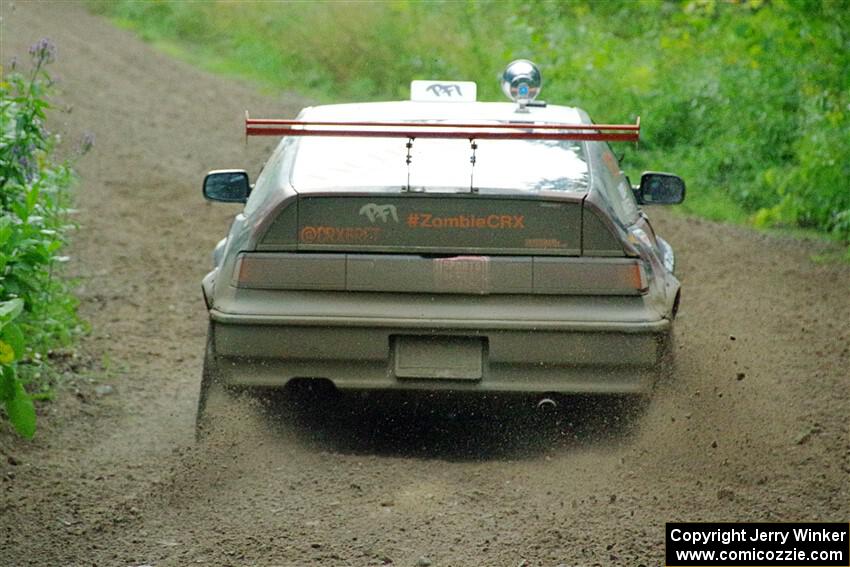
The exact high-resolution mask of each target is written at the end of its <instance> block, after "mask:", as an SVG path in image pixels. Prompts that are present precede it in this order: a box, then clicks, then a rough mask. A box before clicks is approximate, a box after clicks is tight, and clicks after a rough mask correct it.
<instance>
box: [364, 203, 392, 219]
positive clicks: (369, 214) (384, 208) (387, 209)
mask: <svg viewBox="0 0 850 567" xmlns="http://www.w3.org/2000/svg"><path fill="white" fill-rule="evenodd" d="M360 214H361V215H366V218H367V219H369V222H371V223H374V222H376V221H378V220H380V221H381V222H387V221H389V220H390V219H393V220H394V221H395V222H398V213H397V212H396V209H395V205H376V204H375V203H369V204H368V205H363V206H362V207H360Z"/></svg>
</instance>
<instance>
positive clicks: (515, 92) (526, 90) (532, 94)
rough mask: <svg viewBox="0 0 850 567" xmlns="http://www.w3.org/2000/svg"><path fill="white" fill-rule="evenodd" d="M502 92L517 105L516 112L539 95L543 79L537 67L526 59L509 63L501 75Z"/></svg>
mask: <svg viewBox="0 0 850 567" xmlns="http://www.w3.org/2000/svg"><path fill="white" fill-rule="evenodd" d="M501 83H502V92H504V93H505V96H507V97H508V98H509V99H511V100H512V101H514V102H516V103H517V104H518V105H519V108H518V110H520V111H522V110H524V109H525V107H526V106H527V105H528V104H529V103H530V102H532V101H534V99H535V98H537V95H539V94H540V87H541V86H542V85H543V77H542V76H541V75H540V69H538V68H537V65H535V64H534V63H532V62H531V61H529V60H528V59H517V60H516V61H511V62H510V63H509V64H508V66H507V67H505V71H504V72H503V73H502V81H501Z"/></svg>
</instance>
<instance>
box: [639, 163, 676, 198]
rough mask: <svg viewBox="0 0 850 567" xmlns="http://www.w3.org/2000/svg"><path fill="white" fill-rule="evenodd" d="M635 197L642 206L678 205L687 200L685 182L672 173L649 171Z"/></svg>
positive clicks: (641, 179)
mask: <svg viewBox="0 0 850 567" xmlns="http://www.w3.org/2000/svg"><path fill="white" fill-rule="evenodd" d="M635 196H636V197H637V198H638V201H639V202H640V203H641V204H642V205H678V204H679V203H681V202H682V201H684V200H685V182H684V181H683V180H682V178H681V177H679V176H678V175H673V174H672V173H660V172H657V171H647V172H645V173H644V174H643V175H641V176H640V186H639V187H638V188H637V191H636V192H635Z"/></svg>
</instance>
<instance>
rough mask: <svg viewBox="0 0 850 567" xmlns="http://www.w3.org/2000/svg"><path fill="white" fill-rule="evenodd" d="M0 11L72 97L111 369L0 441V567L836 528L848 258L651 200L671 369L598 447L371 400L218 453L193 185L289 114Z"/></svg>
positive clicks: (138, 45) (845, 458) (549, 557)
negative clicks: (694, 530) (201, 385)
mask: <svg viewBox="0 0 850 567" xmlns="http://www.w3.org/2000/svg"><path fill="white" fill-rule="evenodd" d="M0 25H2V31H3V34H2V50H3V52H2V59H3V61H6V60H8V58H9V57H11V56H12V55H14V54H19V55H20V54H25V53H26V48H27V47H28V45H29V44H30V43H33V42H34V41H35V40H37V39H38V38H40V37H42V36H50V37H52V38H53V39H54V40H56V42H57V43H58V45H59V60H58V62H57V63H56V65H55V69H54V71H55V72H56V73H58V74H59V75H60V76H61V82H60V87H61V91H62V93H61V97H60V98H61V100H62V101H63V102H64V103H66V104H68V105H70V106H72V107H73V110H72V112H71V113H70V114H63V115H60V116H57V117H56V120H55V122H56V124H55V126H57V127H59V128H60V129H61V130H62V131H63V132H64V133H65V136H66V138H68V137H74V136H77V135H79V134H81V133H82V131H83V130H84V129H91V130H93V131H94V132H95V134H96V136H97V146H96V148H95V151H94V153H93V154H91V155H89V156H87V157H86V158H85V159H84V161H83V162H82V163H81V164H80V172H81V174H82V177H83V183H82V185H81V186H80V188H79V195H78V204H79V209H80V215H79V220H80V223H81V226H82V228H81V230H80V231H79V233H78V234H77V235H76V236H75V239H74V246H73V250H72V252H73V255H74V262H73V264H72V270H73V271H74V272H75V273H76V274H78V275H79V276H80V278H81V279H82V281H83V284H82V286H81V288H80V295H81V299H82V313H83V316H84V317H85V318H86V319H88V320H89V321H90V322H91V324H92V327H93V332H92V335H91V336H89V337H87V338H86V339H85V340H84V342H83V349H84V351H85V352H86V353H88V354H89V356H90V357H91V358H92V359H93V360H94V361H95V363H96V364H95V365H94V368H93V369H92V370H91V371H90V372H89V373H90V374H95V375H97V376H98V377H101V378H102V375H103V374H104V372H105V373H107V374H112V375H115V378H114V380H113V381H111V382H110V383H111V384H113V385H114V387H115V394H113V395H111V396H107V397H104V398H102V399H96V398H94V397H93V396H92V395H91V388H90V387H87V386H86V383H85V378H86V376H83V377H82V378H80V379H78V381H77V387H78V388H79V389H80V390H81V394H82V396H83V398H85V400H87V401H83V400H81V399H80V397H79V396H75V395H74V394H73V391H72V390H73V389H71V388H69V391H68V392H65V393H64V394H63V395H62V396H61V397H60V399H59V401H58V402H57V403H55V404H51V405H50V406H49V408H48V409H47V413H46V414H45V415H43V416H42V419H41V427H42V429H41V431H40V433H39V436H38V438H37V440H36V441H35V442H33V443H23V442H20V441H18V440H16V439H15V438H14V437H12V436H11V435H9V434H8V432H4V433H2V435H1V436H0V450H2V452H3V453H4V454H6V455H14V457H15V459H16V460H17V461H19V464H18V465H11V464H9V463H8V462H2V463H0V477H2V479H3V481H2V483H0V486H2V489H3V490H2V493H0V494H2V495H1V496H0V564H3V565H60V564H61V565H91V564H94V565H139V564H145V563H147V564H155V565H158V566H159V565H185V564H187V563H191V562H195V561H204V562H206V563H207V564H215V565H228V564H232V565H244V564H257V565H273V564H275V565H305V564H322V565H365V564H381V563H386V561H387V560H392V562H393V564H397V565H414V564H415V563H416V561H417V559H418V558H419V557H421V556H427V557H428V558H429V559H430V560H431V561H432V562H433V564H434V565H516V564H519V563H520V561H522V560H523V559H526V560H528V561H529V564H531V565H557V564H559V563H566V564H570V565H592V564H605V565H608V564H620V563H622V564H628V565H638V564H645V565H649V564H651V563H652V564H656V563H659V562H660V560H661V556H662V553H663V523H664V522H665V521H672V520H738V519H739V520H744V519H752V520H815V519H822V520H835V521H844V520H846V519H847V518H848V517H850V432H848V424H847V415H848V409H850V388H848V385H850V384H848V382H849V381H850V379H848V368H850V329H848V322H850V269H848V267H847V266H842V265H818V264H815V263H813V262H812V261H811V260H810V256H811V255H812V254H813V253H818V252H821V251H823V250H824V249H827V248H829V246H828V245H826V244H823V243H820V242H813V241H801V240H797V239H792V238H788V237H777V236H768V235H764V234H758V233H754V232H752V231H749V230H747V229H743V228H737V227H730V226H724V225H718V224H715V223H710V222H706V221H701V220H696V219H688V218H682V217H678V216H671V215H666V214H659V213H660V211H653V217H654V218H657V219H658V223H657V224H658V227H657V228H658V230H659V232H660V233H661V234H664V236H665V237H666V238H667V239H668V240H669V241H670V242H672V243H673V244H674V246H675V247H676V249H677V251H678V253H679V261H680V272H681V276H682V280H683V286H684V287H683V289H684V298H683V307H682V311H681V316H680V317H681V318H680V320H679V321H678V323H677V324H678V329H677V332H678V372H677V376H676V378H675V379H674V380H673V381H671V382H669V383H667V384H664V385H662V387H661V388H660V391H659V392H658V395H657V396H656V398H655V399H654V400H653V402H652V404H651V405H650V407H649V408H648V410H647V411H646V414H645V415H644V416H642V418H641V419H640V420H639V421H638V424H639V429H638V430H637V431H636V432H634V433H633V434H632V435H627V436H623V437H620V438H614V439H610V438H606V436H605V435H604V434H601V433H600V431H602V433H604V431H606V430H607V429H606V428H605V427H604V423H603V421H602V420H601V419H599V418H597V417H596V416H594V415H593V412H592V410H587V409H584V410H581V411H578V410H577V413H576V415H575V416H573V415H571V414H570V412H569V411H567V412H566V413H565V415H566V417H565V419H567V420H569V419H574V420H575V421H576V423H577V426H576V427H574V428H570V427H564V428H556V427H554V426H553V425H552V424H551V423H548V422H545V421H540V420H539V419H538V418H537V417H535V416H532V415H529V414H527V413H523V412H514V413H505V412H502V413H496V414H495V418H492V419H490V420H487V419H477V420H463V419H452V418H451V416H450V415H447V414H445V413H437V414H436V415H433V416H427V415H426V416H424V417H422V416H417V415H415V414H411V413H406V412H405V411H404V410H398V411H394V412H388V411H382V410H380V409H375V408H372V412H371V413H370V414H367V415H368V417H369V419H362V418H359V417H358V418H350V417H346V416H345V415H336V414H334V415H331V416H320V417H318V418H317V417H316V416H309V415H307V416H301V418H300V419H290V420H289V421H284V422H283V423H281V422H280V421H278V422H276V423H268V422H262V423H260V424H257V423H255V422H254V421H252V420H255V419H257V418H255V417H251V418H250V420H248V421H247V422H246V423H245V424H244V425H239V424H237V425H238V426H239V427H242V429H241V431H242V435H240V436H239V437H238V442H236V441H233V442H230V443H220V444H213V445H211V446H207V447H196V446H194V443H193V441H192V422H193V417H194V404H195V400H196V396H197V388H198V381H199V376H200V362H201V354H202V350H203V344H204V329H205V326H206V323H205V313H204V310H203V305H202V300H201V297H200V290H199V281H200V278H201V277H202V275H203V274H204V272H205V271H206V270H207V266H208V264H209V254H210V251H211V250H212V247H213V245H214V243H215V241H216V240H217V239H218V238H220V236H221V235H222V234H223V232H224V230H225V228H226V226H227V223H228V220H229V217H230V216H232V215H233V214H235V212H236V211H237V209H235V208H228V207H214V206H209V205H208V204H206V203H203V202H202V201H201V198H200V191H199V184H200V180H201V178H202V175H203V174H204V173H205V171H206V170H208V169H212V168H215V167H230V166H233V167H239V166H247V168H248V169H249V171H250V172H251V173H252V174H256V171H257V170H258V168H259V165H260V164H261V163H262V159H263V158H264V156H266V155H267V153H268V150H269V145H270V144H271V143H272V142H269V143H267V144H261V143H257V142H251V144H250V145H248V146H246V145H245V144H244V143H243V140H242V138H241V132H242V130H241V124H240V121H241V117H242V111H243V110H244V109H245V108H250V109H251V110H252V112H255V113H257V114H258V115H259V114H266V115H279V116H292V115H294V113H295V112H296V111H297V109H298V108H299V107H300V106H303V105H304V103H303V101H299V100H297V99H296V98H295V97H287V98H274V97H268V96H263V95H260V94H258V93H257V92H256V90H254V89H252V88H251V87H250V86H247V85H241V84H239V83H237V82H234V81H231V80H227V79H223V78H220V77H214V76H211V75H209V74H206V73H204V72H201V71H198V70H196V69H194V68H192V67H190V66H188V65H185V64H182V63H179V62H175V61H172V60H170V59H168V58H167V57H165V56H164V55H162V54H161V53H158V52H156V51H155V50H153V49H152V48H151V47H150V46H148V45H146V44H144V43H142V42H140V41H138V40H137V39H135V38H134V37H133V36H132V35H131V34H129V33H127V32H125V31H122V30H118V29H115V28H113V27H112V26H111V25H110V24H109V23H108V22H106V21H104V20H102V19H99V18H95V17H92V16H90V15H88V14H87V13H86V12H85V10H84V8H83V7H81V6H80V5H77V4H73V3H50V4H35V3H28V2H16V3H12V2H6V1H4V2H3V4H2V24H0ZM697 190H698V188H697ZM733 337H734V339H733ZM107 359H108V361H109V363H108V364H106V363H105V360H107ZM104 366H105V367H107V370H108V372H106V371H105V370H104V368H103V367H104ZM741 374H743V376H742V377H741V376H740V375H741ZM739 377H740V379H739ZM355 407H356V406H355ZM315 413H319V410H316V412H315ZM358 416H359V414H358ZM588 420H589V421H590V422H591V425H589V426H587V425H586V426H585V427H584V428H582V427H578V425H580V424H581V423H585V422H586V421H588Z"/></svg>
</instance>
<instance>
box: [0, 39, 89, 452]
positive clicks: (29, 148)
mask: <svg viewBox="0 0 850 567" xmlns="http://www.w3.org/2000/svg"><path fill="white" fill-rule="evenodd" d="M55 55H56V48H55V46H54V45H53V44H52V43H51V42H50V41H49V40H46V39H44V40H41V41H39V42H38V43H37V44H35V45H34V46H33V47H32V48H31V49H30V56H31V58H32V68H31V69H30V70H29V71H28V72H26V73H25V72H21V71H19V70H18V69H17V68H16V67H17V64H15V63H13V64H12V69H11V72H9V73H8V74H5V75H4V78H3V82H0V401H2V402H3V403H4V405H5V410H6V414H7V416H8V418H9V420H10V421H11V423H12V425H13V426H14V427H15V429H16V430H17V431H18V432H19V433H20V434H21V435H23V436H25V437H32V435H33V434H34V432H35V411H34V407H33V403H32V399H31V397H30V394H29V393H28V391H30V392H31V391H36V390H39V389H42V388H44V387H46V385H47V383H46V375H47V373H48V369H49V367H48V366H47V363H46V361H47V358H48V354H49V351H50V349H51V348H54V347H57V346H60V345H67V344H69V343H70V342H71V340H72V338H73V336H74V334H75V333H76V332H78V331H79V329H80V322H79V320H78V319H77V315H76V306H77V302H76V300H75V299H74V297H73V295H72V294H71V292H70V289H69V284H68V283H67V282H66V281H65V280H63V279H62V277H61V274H60V272H61V270H60V269H59V268H60V264H62V263H63V262H64V261H65V260H67V258H66V257H63V256H61V255H60V254H61V250H62V247H63V246H64V245H65V244H66V240H67V233H68V231H69V229H70V228H71V224H70V223H69V220H68V209H69V206H70V199H71V197H70V191H69V190H70V187H71V185H72V183H73V181H74V173H73V171H72V169H71V166H70V164H69V163H67V162H64V163H57V162H56V161H55V158H54V155H55V147H56V143H57V139H56V137H55V136H52V135H51V134H50V133H49V132H48V131H47V129H46V128H45V120H46V114H45V113H46V111H47V110H48V109H49V108H50V104H49V102H48V99H47V97H48V93H49V91H50V88H51V86H52V83H51V80H50V77H49V75H48V74H47V72H46V70H45V67H46V66H47V65H48V64H50V63H51V62H52V61H53V60H54V58H55ZM90 146H91V139H90V138H89V139H87V140H85V141H84V143H83V147H82V148H81V151H83V150H87V149H88V148H89V147H90ZM25 386H26V387H25Z"/></svg>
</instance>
